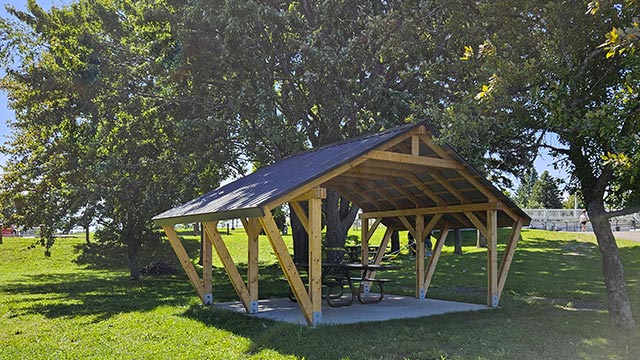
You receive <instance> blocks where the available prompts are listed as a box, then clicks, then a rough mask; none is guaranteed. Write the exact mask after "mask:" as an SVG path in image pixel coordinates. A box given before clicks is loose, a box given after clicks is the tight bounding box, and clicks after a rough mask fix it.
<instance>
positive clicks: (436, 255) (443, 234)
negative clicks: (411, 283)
mask: <svg viewBox="0 0 640 360" xmlns="http://www.w3.org/2000/svg"><path fill="white" fill-rule="evenodd" d="M448 233H449V224H445V225H444V226H443V227H442V229H440V236H438V241H437V242H436V246H435V249H433V254H432V255H431V257H430V258H429V263H428V265H427V274H426V275H425V277H424V285H423V287H424V289H425V297H426V293H427V291H429V285H430V284H431V279H432V278H433V274H434V273H435V271H436V265H437V264H438V260H439V259H440V254H441V253H442V247H443V246H444V241H445V240H446V239H447V234H448Z"/></svg>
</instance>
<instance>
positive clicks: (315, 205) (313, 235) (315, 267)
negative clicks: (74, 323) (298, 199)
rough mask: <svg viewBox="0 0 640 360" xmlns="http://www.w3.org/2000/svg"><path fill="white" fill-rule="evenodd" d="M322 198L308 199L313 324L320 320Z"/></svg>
mask: <svg viewBox="0 0 640 360" xmlns="http://www.w3.org/2000/svg"><path fill="white" fill-rule="evenodd" d="M321 231H322V199H321V198H320V197H313V198H311V199H309V297H310V298H311V304H312V311H313V325H316V324H319V323H321V322H322V234H321Z"/></svg>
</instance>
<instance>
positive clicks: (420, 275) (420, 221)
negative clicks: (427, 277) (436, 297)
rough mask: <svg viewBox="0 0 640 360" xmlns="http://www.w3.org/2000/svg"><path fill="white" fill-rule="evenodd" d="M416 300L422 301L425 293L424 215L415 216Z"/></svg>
mask: <svg viewBox="0 0 640 360" xmlns="http://www.w3.org/2000/svg"><path fill="white" fill-rule="evenodd" d="M415 230H416V234H415V241H416V294H415V295H416V298H418V299H424V298H425V296H426V294H427V292H426V290H425V288H424V237H425V231H424V230H425V229H424V215H416V228H415Z"/></svg>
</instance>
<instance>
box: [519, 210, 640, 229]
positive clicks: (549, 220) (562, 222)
mask: <svg viewBox="0 0 640 360" xmlns="http://www.w3.org/2000/svg"><path fill="white" fill-rule="evenodd" d="M524 211H525V212H526V213H527V215H529V216H530V217H531V225H529V227H531V228H534V229H546V230H562V231H580V224H579V222H578V217H580V214H581V213H582V210H581V209H524ZM609 223H610V224H611V229H612V230H613V231H628V230H636V229H638V230H640V213H636V214H632V215H626V216H620V217H615V218H612V219H610V220H609ZM587 230H589V231H591V223H587Z"/></svg>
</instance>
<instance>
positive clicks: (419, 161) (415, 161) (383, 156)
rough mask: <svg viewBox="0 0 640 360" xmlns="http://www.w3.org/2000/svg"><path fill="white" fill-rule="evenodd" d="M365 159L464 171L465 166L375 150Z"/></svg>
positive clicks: (450, 161)
mask: <svg viewBox="0 0 640 360" xmlns="http://www.w3.org/2000/svg"><path fill="white" fill-rule="evenodd" d="M364 158H366V159H371V160H380V161H389V162H395V163H401V164H412V165H420V166H426V167H432V168H443V169H464V165H463V164H461V163H459V162H457V161H455V160H448V159H441V158H434V157H426V156H414V155H408V154H401V153H395V152H391V151H381V150H373V151H370V152H369V153H367V154H365V155H364Z"/></svg>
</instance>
